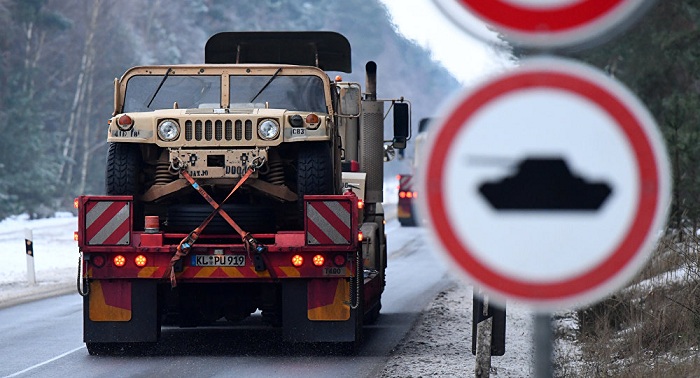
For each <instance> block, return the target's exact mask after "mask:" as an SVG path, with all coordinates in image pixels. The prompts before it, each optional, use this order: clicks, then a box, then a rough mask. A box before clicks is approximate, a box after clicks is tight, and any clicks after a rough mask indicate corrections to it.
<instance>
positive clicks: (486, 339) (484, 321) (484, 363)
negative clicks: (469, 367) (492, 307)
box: [472, 293, 493, 378]
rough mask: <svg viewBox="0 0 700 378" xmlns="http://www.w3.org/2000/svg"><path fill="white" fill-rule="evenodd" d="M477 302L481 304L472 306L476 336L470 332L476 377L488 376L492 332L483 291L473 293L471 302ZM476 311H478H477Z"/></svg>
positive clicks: (483, 377)
mask: <svg viewBox="0 0 700 378" xmlns="http://www.w3.org/2000/svg"><path fill="white" fill-rule="evenodd" d="M477 301H478V302H479V304H481V306H478V305H474V306H472V308H473V310H472V311H474V327H475V328H476V329H475V331H476V338H474V337H473V336H474V335H473V334H472V340H473V341H474V342H475V344H476V345H475V346H476V348H475V350H474V351H475V352H476V365H475V366H474V376H475V377H476V378H489V376H490V375H491V334H492V332H493V317H492V316H489V297H488V296H487V295H484V294H483V293H479V294H474V300H473V302H474V303H475V304H476V302H477ZM477 311H478V313H477Z"/></svg>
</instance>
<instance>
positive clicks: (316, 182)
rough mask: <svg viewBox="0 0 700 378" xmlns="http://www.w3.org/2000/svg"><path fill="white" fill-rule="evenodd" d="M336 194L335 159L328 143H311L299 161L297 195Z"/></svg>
mask: <svg viewBox="0 0 700 378" xmlns="http://www.w3.org/2000/svg"><path fill="white" fill-rule="evenodd" d="M306 194H334V188H333V158H332V157H331V148H330V145H329V144H328V143H309V144H308V145H307V146H304V147H302V149H301V150H300V151H299V156H298V159H297V195H298V196H299V200H300V201H303V199H304V195H306Z"/></svg>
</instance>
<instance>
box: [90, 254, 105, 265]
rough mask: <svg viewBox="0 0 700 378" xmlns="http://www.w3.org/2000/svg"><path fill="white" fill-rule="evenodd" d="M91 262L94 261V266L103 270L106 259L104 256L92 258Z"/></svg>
mask: <svg viewBox="0 0 700 378" xmlns="http://www.w3.org/2000/svg"><path fill="white" fill-rule="evenodd" d="M90 261H92V265H93V266H95V267H97V268H102V267H103V266H105V257H104V256H102V255H94V256H91V257H90Z"/></svg>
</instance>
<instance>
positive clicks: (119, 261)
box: [114, 255, 126, 268]
mask: <svg viewBox="0 0 700 378" xmlns="http://www.w3.org/2000/svg"><path fill="white" fill-rule="evenodd" d="M125 264H126V258H125V257H124V256H122V255H116V256H114V265H116V266H118V267H120V268H121V267H123V266H124V265H125Z"/></svg>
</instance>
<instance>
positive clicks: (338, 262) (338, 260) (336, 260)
mask: <svg viewBox="0 0 700 378" xmlns="http://www.w3.org/2000/svg"><path fill="white" fill-rule="evenodd" d="M346 262H347V259H346V258H345V256H344V255H335V256H334V257H333V264H335V266H343V265H345V263H346Z"/></svg>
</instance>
